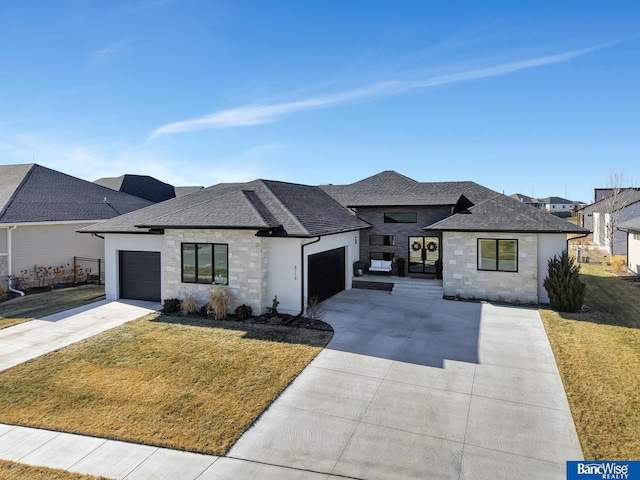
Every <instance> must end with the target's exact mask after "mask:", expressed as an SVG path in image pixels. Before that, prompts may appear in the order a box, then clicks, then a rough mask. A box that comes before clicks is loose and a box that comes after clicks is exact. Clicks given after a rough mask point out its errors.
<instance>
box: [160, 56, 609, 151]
mask: <svg viewBox="0 0 640 480" xmlns="http://www.w3.org/2000/svg"><path fill="white" fill-rule="evenodd" d="M604 47H605V45H600V46H597V47H593V48H586V49H582V50H574V51H571V52H565V53H560V54H557V55H550V56H546V57H537V58H532V59H528V60H522V61H518V62H510V63H504V64H500V65H495V66H492V67H487V68H481V69H475V70H468V71H464V72H457V73H452V74H447V75H439V76H435V77H430V78H424V79H421V80H405V81H386V82H381V83H377V84H374V85H372V86H370V87H366V88H361V89H356V90H350V91H346V92H342V93H336V94H333V95H325V96H319V97H314V98H308V99H306V100H298V101H294V102H285V103H276V104H271V105H264V104H263V105H261V104H257V105H248V106H244V107H238V108H232V109H228V110H221V111H218V112H214V113H212V114H210V115H205V116H203V117H198V118H193V119H190V120H184V121H181V122H175V123H169V124H167V125H162V126H161V127H158V128H156V129H155V130H154V131H153V132H152V133H151V135H150V138H152V139H153V138H156V137H159V136H161V135H168V134H174V133H183V132H195V131H199V130H204V129H213V128H232V127H245V126H252V125H261V124H265V123H272V122H275V121H277V120H279V119H281V118H282V117H284V116H285V115H287V114H291V113H294V112H299V111H303V110H311V109H317V108H326V107H331V106H336V105H343V104H347V103H352V102H356V101H363V100H366V99H370V98H376V97H382V96H390V95H397V94H400V93H404V92H407V91H409V90H414V89H419V88H428V87H435V86H440V85H447V84H451V83H456V82H462V81H471V80H480V79H483V78H489V77H497V76H501V75H507V74H509V73H514V72H517V71H519V70H526V69H529V68H535V67H542V66H545V65H552V64H555V63H562V62H566V61H569V60H571V59H573V58H576V57H579V56H581V55H585V54H587V53H590V52H593V51H595V50H598V49H600V48H604Z"/></svg>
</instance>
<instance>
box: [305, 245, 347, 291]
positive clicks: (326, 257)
mask: <svg viewBox="0 0 640 480" xmlns="http://www.w3.org/2000/svg"><path fill="white" fill-rule="evenodd" d="M344 267H345V247H342V248H336V249H334V250H327V251H326V252H321V253H316V254H315V255H309V298H313V297H314V296H317V297H318V298H320V300H325V299H327V298H329V297H331V296H333V295H335V294H336V293H338V292H341V291H342V290H344V287H345V269H344Z"/></svg>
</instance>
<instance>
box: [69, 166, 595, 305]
mask: <svg viewBox="0 0 640 480" xmlns="http://www.w3.org/2000/svg"><path fill="white" fill-rule="evenodd" d="M465 221H467V222H469V223H468V224H464V222H465ZM82 232H85V233H96V234H99V235H101V236H104V237H105V259H106V280H105V285H106V293H107V297H108V298H111V299H116V298H138V299H147V300H163V299H168V298H175V297H178V298H182V297H184V295H186V294H191V295H193V296H194V297H195V298H196V299H197V300H198V301H199V302H200V303H203V302H204V301H205V300H206V296H207V293H208V292H209V290H210V288H211V285H212V284H222V285H228V287H229V290H230V292H231V294H232V303H231V305H230V310H231V311H232V310H233V309H234V308H235V307H237V306H238V305H241V304H247V305H250V306H251V307H252V308H253V310H254V312H256V313H259V312H264V311H265V310H266V309H267V308H268V307H270V306H271V303H272V300H273V299H274V297H275V296H276V295H277V297H278V300H279V301H280V307H279V310H280V311H283V312H286V313H299V312H301V311H302V310H303V308H304V304H305V301H306V300H307V299H308V298H309V297H313V296H317V297H318V298H320V299H325V298H328V297H329V296H331V295H334V294H335V293H338V292H340V291H342V290H344V289H349V288H351V284H352V279H353V268H352V267H353V264H354V262H356V261H362V262H363V263H364V264H365V266H366V267H368V266H369V265H370V262H371V260H372V259H380V258H382V259H385V258H386V259H391V260H397V259H398V258H399V257H403V258H405V257H406V258H407V260H408V261H407V270H408V272H409V274H410V275H417V276H422V277H433V276H434V273H435V271H436V262H437V261H438V260H439V259H441V260H442V261H443V262H442V263H443V286H444V290H445V294H446V295H450V296H458V297H464V298H472V297H475V298H487V299H503V300H505V301H520V302H528V303H529V302H530V303H538V302H546V301H548V298H547V296H546V292H545V291H544V289H543V288H542V287H541V285H542V281H543V279H544V278H545V277H546V274H547V261H548V259H549V258H550V257H553V256H554V255H559V254H560V253H561V252H562V251H563V250H564V249H566V248H567V234H570V233H573V234H587V233H589V232H588V230H586V229H584V228H582V227H577V226H575V225H573V224H570V223H568V222H566V221H565V220H562V219H559V218H557V217H555V216H552V215H548V214H546V213H544V212H539V211H536V210H535V209H532V208H530V207H528V206H526V205H522V204H520V203H519V202H518V201H516V200H513V199H510V198H508V197H505V196H504V195H501V194H498V193H496V192H494V191H492V190H490V189H488V188H485V187H483V186H481V185H478V184H476V183H473V182H438V183H422V182H416V181H415V180H412V179H410V178H408V177H405V176H403V175H400V174H398V173H396V172H392V171H387V172H382V173H380V174H378V175H374V176H372V177H369V178H366V179H364V180H362V181H360V182H356V183H353V184H350V185H324V186H322V187H312V186H307V185H299V184H292V183H284V182H277V181H271V180H255V181H253V182H249V183H233V184H219V185H215V186H213V187H209V188H206V189H203V190H200V191H197V192H195V193H192V194H191V195H188V196H185V197H181V198H175V199H172V200H168V201H166V202H163V203H160V204H157V205H153V206H150V207H147V208H145V209H142V210H139V211H136V212H133V213H130V214H128V215H123V216H120V217H117V218H114V219H112V220H109V221H106V222H103V223H100V224H97V225H93V226H91V227H87V228H84V229H82ZM396 272H397V262H394V273H396Z"/></svg>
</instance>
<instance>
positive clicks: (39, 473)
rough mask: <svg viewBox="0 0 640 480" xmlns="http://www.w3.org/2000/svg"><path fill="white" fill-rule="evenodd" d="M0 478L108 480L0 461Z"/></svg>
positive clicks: (3, 479) (13, 479)
mask: <svg viewBox="0 0 640 480" xmlns="http://www.w3.org/2000/svg"><path fill="white" fill-rule="evenodd" d="M0 478H2V480H108V479H107V478H106V477H94V476H92V475H82V474H80V473H71V472H67V471H65V470H54V469H51V468H45V467H32V466H29V465H23V464H21V463H14V462H6V461H4V460H0Z"/></svg>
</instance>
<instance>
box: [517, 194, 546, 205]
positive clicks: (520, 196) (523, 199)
mask: <svg viewBox="0 0 640 480" xmlns="http://www.w3.org/2000/svg"><path fill="white" fill-rule="evenodd" d="M511 198H515V199H516V200H518V201H519V202H523V203H540V200H538V199H537V198H533V197H529V196H527V195H523V194H522V193H514V194H513V195H511Z"/></svg>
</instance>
